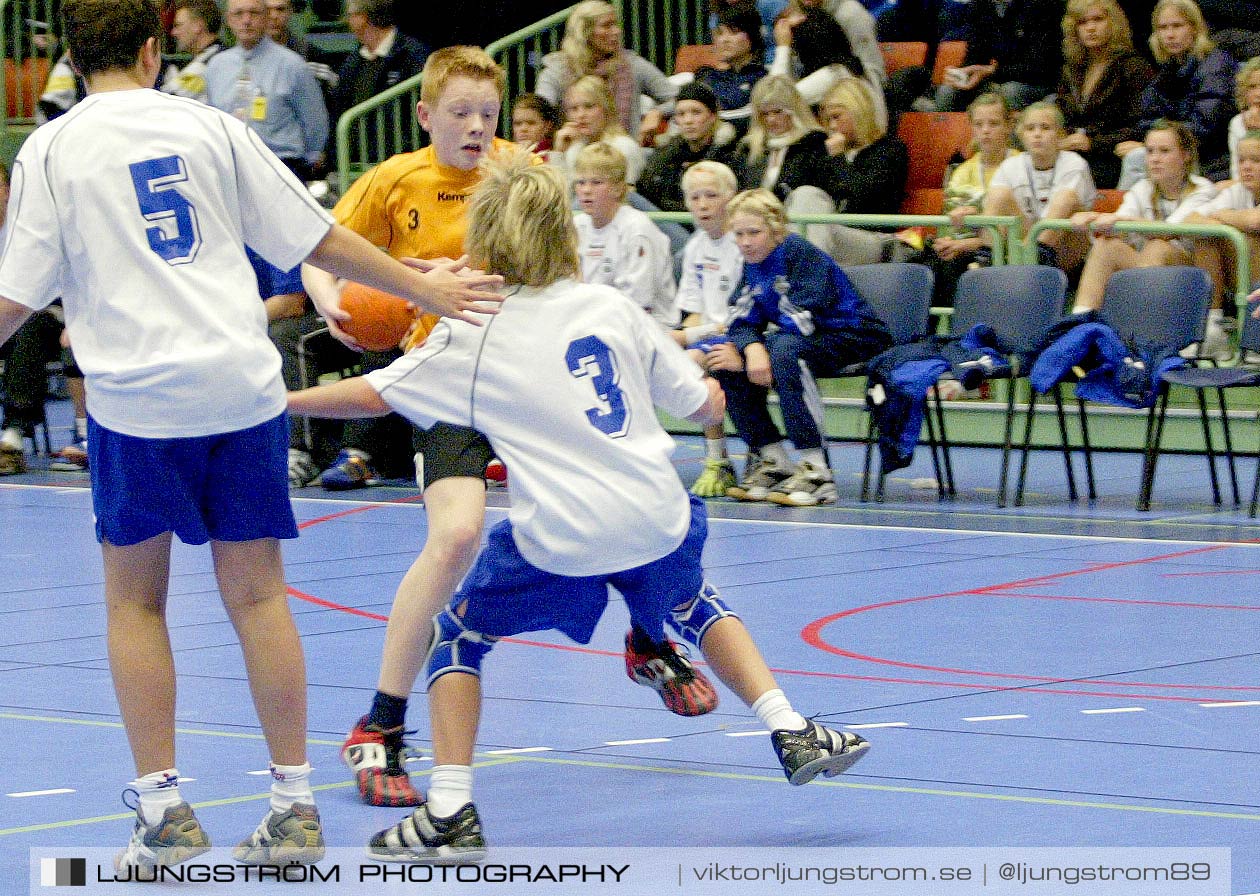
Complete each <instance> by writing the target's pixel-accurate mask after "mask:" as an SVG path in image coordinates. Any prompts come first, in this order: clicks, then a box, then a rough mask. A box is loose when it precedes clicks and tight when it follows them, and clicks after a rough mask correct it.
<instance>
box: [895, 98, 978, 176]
mask: <svg viewBox="0 0 1260 896" xmlns="http://www.w3.org/2000/svg"><path fill="white" fill-rule="evenodd" d="M897 136H898V137H900V138H901V140H902V142H904V143H905V144H906V150H907V151H908V152H909V154H910V168H909V173H908V175H907V176H906V190H907V191H909V190H914V189H919V188H922V187H930V188H934V189H939V188H940V187H941V186H943V185H944V183H945V170H946V169H947V168H948V167H949V163H950V160H951V159H952V158H954V156H955V155H958V156H963V155H966V154H967V152H968V150H969V148H970V144H971V121H970V119H968V118H967V113H966V112H906V113H903V114H902V116H901V119H900V121H899V122H898V123H897Z"/></svg>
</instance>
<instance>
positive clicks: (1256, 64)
mask: <svg viewBox="0 0 1260 896" xmlns="http://www.w3.org/2000/svg"><path fill="white" fill-rule="evenodd" d="M1256 73H1260V56H1254V57H1252V58H1251V59H1248V60H1247V61H1246V62H1244V63H1243V64H1242V65H1240V66H1238V75H1237V77H1235V78H1234V102H1235V103H1237V105H1238V108H1239V109H1246V108H1247V82H1248V81H1250V80H1251V76H1252V75H1254V74H1256Z"/></svg>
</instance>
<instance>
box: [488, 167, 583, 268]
mask: <svg viewBox="0 0 1260 896" xmlns="http://www.w3.org/2000/svg"><path fill="white" fill-rule="evenodd" d="M479 168H480V172H481V182H480V183H479V184H478V185H477V188H476V190H474V191H473V194H472V199H471V200H469V203H468V229H467V231H465V234H464V251H465V252H467V253H468V255H469V257H470V259H471V261H472V263H473V265H475V266H476V267H479V268H482V269H483V270H487V271H493V272H494V273H496V274H502V275H503V279H504V281H505V282H506V283H507V284H508V285H510V286H529V287H534V288H537V289H541V288H543V287H545V286H550V285H551V284H553V283H555V282H556V281H557V280H562V279H564V278H566V277H575V276H577V272H578V249H577V247H578V236H577V229H576V228H575V227H574V226H573V212H572V211H571V210H570V209H569V189H568V185H567V184H566V183H565V180H564V175H563V174H561V173H560V171H559V170H558V169H557V168H555V167H554V166H552V165H535V164H533V160H532V158H531V154H530V152H529V150H528V149H525V148H524V147H513V148H510V149H505V150H504V151H502V152H498V153H494V154H491V155H490V156H487V157H486V158H485V159H483V160H482V161H481V164H480V166H479Z"/></svg>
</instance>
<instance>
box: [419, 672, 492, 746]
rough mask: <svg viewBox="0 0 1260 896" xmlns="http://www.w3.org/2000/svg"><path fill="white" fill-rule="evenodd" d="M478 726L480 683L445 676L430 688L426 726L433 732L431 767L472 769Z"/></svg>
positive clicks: (474, 679) (459, 675)
mask: <svg viewBox="0 0 1260 896" xmlns="http://www.w3.org/2000/svg"><path fill="white" fill-rule="evenodd" d="M480 722H481V679H480V678H479V677H477V676H476V675H469V674H468V673H466V672H448V673H447V674H445V675H443V676H442V677H441V678H439V679H438V680H437V681H435V682H433V685H432V686H431V687H430V688H429V725H430V727H431V728H432V729H433V764H434V765H435V766H437V765H468V766H471V765H472V761H473V746H474V744H475V743H476V741H477V726H478V724H480Z"/></svg>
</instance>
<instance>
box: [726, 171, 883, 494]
mask: <svg viewBox="0 0 1260 896" xmlns="http://www.w3.org/2000/svg"><path fill="white" fill-rule="evenodd" d="M726 215H727V227H728V228H729V229H730V231H731V232H732V233H733V234H734V235H735V243H736V245H737V246H738V247H739V251H740V253H741V254H742V255H743V256H744V270H743V275H742V277H741V278H740V282H739V285H738V286H737V287H736V291H735V297H734V308H733V310H732V312H731V316H730V320H729V324H728V329H727V333H728V335H729V336H730V342H728V343H725V344H723V345H719V346H717V347H716V348H714V349H713V350H712V351H710V352H709V353H708V354H707V355H705V368H706V369H707V370H708V371H709V372H710V373H711V374H713V376H715V377H716V378H717V380H718V382H720V383H721V384H722V389H723V391H724V392H725V393H726V407H727V412H728V413H729V414H730V416H731V422H732V423H734V424H735V431H736V432H738V433H739V437H740V438H741V439H743V440H744V443H745V444H746V445H747V446H748V450H749V452H750V456H749V459H748V467H747V470H746V472H745V475H744V478H743V479H742V480H741V481H740V482H739V484H738V485H736V486H735V487H734V488H731V489H729V490H728V491H727V495H728V496H729V497H732V498H738V499H739V500H741V501H773V502H774V503H776V504H784V505H788V506H812V505H815V504H834V503H835V501H836V497H837V496H836V486H835V481H834V480H833V478H832V474H831V467H830V464H828V462H827V448H826V441H825V439H824V433H823V430H822V408H821V407H818V406H817V405H816V402H814V401H812V400H811V399H810V398H808V397H807V396H814V397H815V398H816V396H817V394H818V393H817V389H816V387H814V385H813V383H812V380H813V378H814V377H825V376H834V375H835V374H836V373H838V372H839V371H840V369H841V368H843V367H845V366H846V365H848V364H852V363H855V362H858V361H865V360H868V359H870V358H873V357H874V356H875V355H877V354H879V353H880V352H882V351H884V350H885V349H887V348H888V347H889V346H891V345H892V337H891V336H890V335H889V333H888V328H887V327H886V326H885V325H884V323H883V321H881V320H880V319H879V317H878V316H877V315H876V314H875V313H874V312H873V311H872V310H871V308H870V306H869V305H868V304H867V303H866V301H865V300H864V299H863V298H862V297H861V296H860V295H859V294H858V292H857V290H856V289H854V288H853V284H852V283H850V282H849V278H848V277H846V276H845V274H844V271H842V270H841V269H840V266H839V265H837V264H836V263H835V261H833V260H832V259H831V257H830V256H829V255H827V254H826V253H825V252H823V251H821V250H820V249H818V248H817V247H815V246H814V245H812V244H811V243H809V242H808V241H807V240H805V239H803V238H802V237H800V236H797V235H796V234H794V233H789V232H788V228H787V212H786V210H785V209H784V207H783V204H782V203H781V202H779V200H778V199H777V198H776V197H775V196H774V194H773V193H771V192H769V191H768V190H750V191H747V192H744V193H740V194H739V195H737V196H736V197H735V198H734V199H732V200H731V202H730V205H728V206H727V209H726ZM771 386H774V389H775V391H776V392H777V393H778V395H779V409H780V411H781V412H782V415H783V422H784V427H785V429H786V430H787V437H788V439H790V440H791V442H792V444H793V445H794V446H795V447H796V450H797V452H798V454H799V458H798V462H797V463H796V464H795V466H794V465H793V464H792V463H791V462H789V460H788V454H787V445H786V443H785V442H784V440H783V435H782V434H781V433H780V431H779V428H778V427H777V426H776V425H775V423H774V421H773V420H772V419H771V417H770V411H769V407H768V405H767V401H768V399H769V394H770V387H771Z"/></svg>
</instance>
